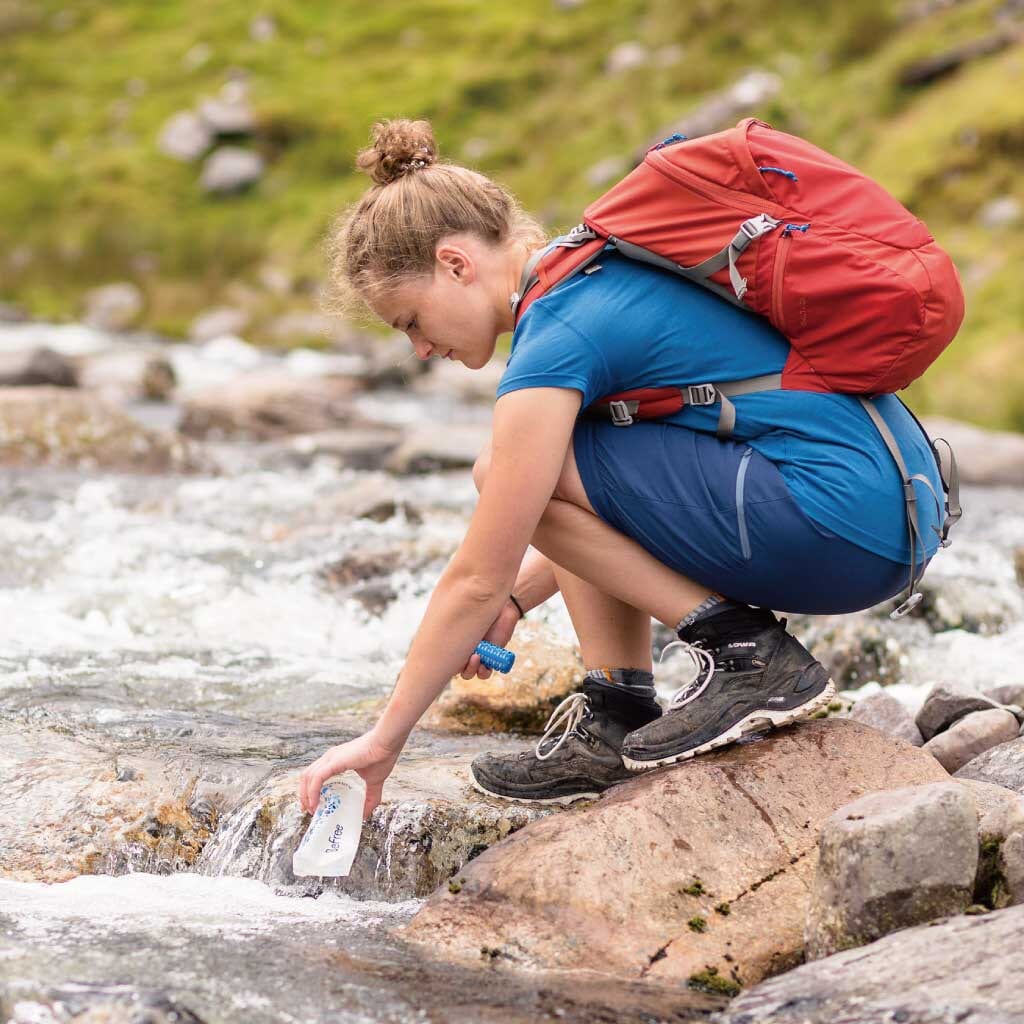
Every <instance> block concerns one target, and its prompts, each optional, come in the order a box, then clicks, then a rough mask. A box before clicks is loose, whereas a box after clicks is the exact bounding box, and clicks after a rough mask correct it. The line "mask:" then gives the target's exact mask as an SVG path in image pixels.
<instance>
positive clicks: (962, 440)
mask: <svg viewBox="0 0 1024 1024" xmlns="http://www.w3.org/2000/svg"><path fill="white" fill-rule="evenodd" d="M922 422H923V423H924V426H925V429H926V430H927V431H928V434H929V436H930V437H932V438H933V439H934V438H939V437H944V438H945V439H946V440H947V441H948V442H949V443H950V444H951V445H952V446H953V451H955V452H956V461H957V467H958V468H959V470H960V482H961V483H962V484H982V485H998V484H1007V485H1010V486H1014V487H1021V486H1024V434H1012V433H1009V432H1007V431H1000V430H985V429H984V428H982V427H976V426H974V425H973V424H970V423H961V422H959V421H958V420H950V419H943V418H941V417H938V416H928V417H925V418H924V420H923V421H922Z"/></svg>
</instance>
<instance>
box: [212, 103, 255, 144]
mask: <svg viewBox="0 0 1024 1024" xmlns="http://www.w3.org/2000/svg"><path fill="white" fill-rule="evenodd" d="M199 117H200V119H201V120H202V122H203V124H205V125H206V127H207V128H208V129H209V130H210V131H211V132H212V133H213V134H214V135H249V134H251V133H252V132H253V131H254V130H255V128H256V117H255V115H254V114H253V112H252V108H251V107H250V106H249V102H248V100H247V99H246V98H245V96H244V95H226V94H222V95H221V96H218V97H211V98H208V99H204V100H201V101H200V103H199Z"/></svg>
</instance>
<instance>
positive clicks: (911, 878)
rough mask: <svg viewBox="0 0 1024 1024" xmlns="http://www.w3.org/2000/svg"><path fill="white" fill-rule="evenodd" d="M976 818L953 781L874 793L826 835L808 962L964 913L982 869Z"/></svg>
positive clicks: (839, 815) (829, 824) (842, 814)
mask: <svg viewBox="0 0 1024 1024" xmlns="http://www.w3.org/2000/svg"><path fill="white" fill-rule="evenodd" d="M977 832H978V812H977V809H976V806H975V802H974V796H973V794H972V793H971V792H970V790H969V789H967V788H966V787H964V786H962V785H960V784H958V783H956V782H953V781H950V782H935V783H930V784H927V785H923V786H910V787H906V788H903V789H897V790H891V791H888V792H883V793H874V794H871V795H869V796H865V797H862V798H861V799H859V800H855V801H854V802H853V803H850V804H847V805H846V806H845V807H841V808H840V809H839V810H838V811H836V812H835V813H834V814H832V815H831V816H830V817H829V818H828V819H827V820H826V822H825V824H824V826H823V827H822V830H821V842H820V849H819V859H818V868H817V872H816V873H815V877H814V884H813V886H812V889H811V901H810V905H809V908H808V912H807V923H806V927H805V930H804V938H805V941H806V945H807V955H808V957H810V958H811V959H818V958H820V957H823V956H828V955H830V954H831V953H835V952H838V951H839V950H842V949H849V948H851V947H853V946H861V945H864V944H865V943H868V942H872V941H874V940H875V939H877V938H880V937H881V936H882V935H886V934H888V933H889V932H891V931H895V930H897V929H899V928H906V927H909V926H911V925H915V924H920V923H922V922H923V921H930V920H934V919H935V918H938V917H943V916H945V915H947V914H950V913H958V912H960V911H963V910H965V909H966V908H967V907H968V906H969V905H970V904H971V901H972V898H973V892H974V880H975V875H976V873H977V867H978V839H977Z"/></svg>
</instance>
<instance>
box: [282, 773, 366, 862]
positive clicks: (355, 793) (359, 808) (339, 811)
mask: <svg viewBox="0 0 1024 1024" xmlns="http://www.w3.org/2000/svg"><path fill="white" fill-rule="evenodd" d="M365 799H366V783H365V782H363V780H362V778H361V777H360V776H359V775H357V774H356V773H355V772H345V773H344V774H343V775H338V776H336V777H335V778H333V779H330V780H329V781H327V782H325V783H324V784H323V786H322V787H321V789H320V803H318V804H317V808H316V813H315V814H314V815H313V820H312V821H311V822H310V823H309V828H308V829H306V834H305V835H304V836H303V837H302V842H301V843H299V847H298V849H297V850H296V851H295V853H294V854H293V855H292V872H293V873H294V874H295V875H323V876H328V877H330V878H337V877H340V876H343V875H347V874H348V873H349V871H351V870H352V861H354V860H355V857H356V850H357V849H358V847H359V835H360V833H361V832H362V828H363V802H364V801H365Z"/></svg>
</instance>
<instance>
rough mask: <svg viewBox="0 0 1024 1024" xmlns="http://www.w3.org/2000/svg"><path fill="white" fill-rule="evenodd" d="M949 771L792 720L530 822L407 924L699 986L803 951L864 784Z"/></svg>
mask: <svg viewBox="0 0 1024 1024" xmlns="http://www.w3.org/2000/svg"><path fill="white" fill-rule="evenodd" d="M946 778H948V776H947V775H946V773H945V771H944V770H943V769H942V768H941V767H940V766H939V765H938V763H937V762H936V761H935V760H934V758H932V757H930V756H929V755H927V754H925V753H923V752H922V751H920V750H919V749H917V748H915V747H912V746H911V745H910V744H908V743H905V742H903V741H900V740H895V739H892V738H890V737H887V736H884V735H883V734H881V733H879V732H878V731H877V730H875V729H871V728H868V727H867V726H863V725H860V724H858V723H855V722H850V721H848V720H822V721H815V722H808V723H803V724H800V725H798V726H796V727H793V728H789V729H785V730H779V731H777V732H775V733H771V734H768V735H767V736H765V737H763V738H759V739H756V740H754V741H749V742H746V743H743V744H738V745H735V746H733V747H730V748H727V749H725V750H723V751H720V752H718V753H715V754H713V755H711V756H707V757H699V758H696V759H695V760H693V761H691V762H688V763H687V764H685V765H683V766H680V767H675V768H669V769H664V770H661V771H657V772H652V773H649V774H645V775H641V776H639V777H638V778H637V779H635V780H632V781H629V782H626V783H623V784H622V785H620V786H616V787H614V788H613V789H612V790H610V791H609V792H608V793H606V794H605V795H604V796H603V797H602V798H601V799H600V800H598V801H596V802H595V803H594V804H593V805H591V806H589V807H585V808H582V809H578V810H573V811H570V812H568V813H564V814H559V815H557V816H555V817H552V818H548V819H545V820H542V821H537V822H533V823H531V824H530V825H527V826H526V827H525V828H523V829H522V830H520V831H519V832H517V833H516V834H515V835H513V836H511V837H510V838H509V839H507V840H506V841H504V842H502V843H500V844H498V845H497V846H493V847H491V848H490V849H489V850H487V851H485V852H484V853H483V854H481V855H480V856H479V857H478V858H477V859H476V860H474V861H473V862H472V863H470V864H467V865H466V867H465V868H464V869H463V871H462V872H460V877H462V878H464V881H463V883H462V886H461V890H460V891H459V892H457V893H451V892H449V891H447V890H446V889H445V890H442V891H440V892H438V893H435V895H434V896H433V897H432V898H431V899H430V900H429V901H428V902H427V904H426V905H425V906H424V908H423V910H422V911H421V912H420V913H419V914H418V915H417V917H416V918H415V919H414V920H413V921H412V922H411V924H410V926H409V927H408V928H407V929H406V931H405V937H406V938H407V939H409V940H410V941H413V942H417V943H422V944H424V945H425V946H429V947H430V948H431V950H432V951H433V952H434V954H435V955H437V956H439V957H442V958H446V959H450V960H453V961H457V962H475V963H479V962H480V961H481V957H482V956H484V955H485V956H486V957H487V958H489V959H491V960H496V961H501V962H504V963H507V964H513V965H519V966H525V967H532V968H549V969H557V970H568V969H585V968H586V969H593V970H598V971H606V972H610V973H615V974H619V975H623V976H628V977H637V976H642V977H645V978H647V979H649V980H651V981H659V982H666V983H667V982H679V981H683V982H686V981H690V982H691V984H695V985H699V984H701V983H702V981H707V979H708V978H709V977H712V975H709V973H708V972H709V969H710V970H711V971H713V972H716V973H715V974H714V975H713V977H715V978H718V979H724V980H725V982H726V986H727V987H732V986H736V985H748V984H751V983H753V982H756V981H758V980H760V979H761V978H763V977H765V976H767V975H769V974H773V973H776V972H778V971H780V970H784V969H786V968H788V967H791V966H793V965H794V964H796V963H798V962H799V961H800V959H801V957H802V955H803V936H802V932H803V924H804V916H805V913H806V909H807V905H808V900H809V888H810V883H811V880H812V878H813V874H814V870H815V865H816V860H817V842H818V833H819V830H820V828H821V825H822V823H823V822H824V821H825V819H826V818H827V817H828V816H829V815H830V814H831V813H832V812H833V811H835V810H836V809H837V808H839V807H841V806H842V805H844V804H846V803H849V802H850V801H851V800H853V799H854V798H855V797H858V796H861V795H863V794H865V793H869V792H874V791H878V790H884V789H890V788H896V787H899V786H906V785H914V784H917V783H925V782H933V781H938V780H940V779H946ZM482 950H483V951H485V952H484V953H482V952H481V951H482ZM713 987H714V986H713Z"/></svg>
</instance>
